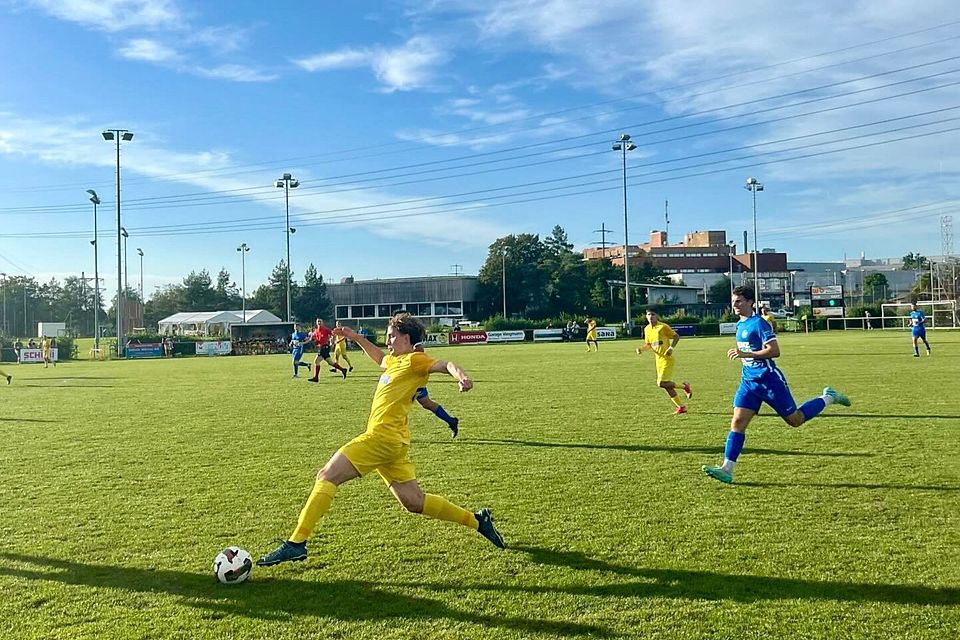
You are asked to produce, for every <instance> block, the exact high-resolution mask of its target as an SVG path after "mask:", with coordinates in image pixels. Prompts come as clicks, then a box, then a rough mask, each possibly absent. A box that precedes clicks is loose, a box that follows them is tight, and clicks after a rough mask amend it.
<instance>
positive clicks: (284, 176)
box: [283, 173, 293, 180]
mask: <svg viewBox="0 0 960 640" xmlns="http://www.w3.org/2000/svg"><path fill="white" fill-rule="evenodd" d="M292 177H293V176H292V175H290V174H289V173H285V174H283V179H284V180H289V179H290V178H292Z"/></svg>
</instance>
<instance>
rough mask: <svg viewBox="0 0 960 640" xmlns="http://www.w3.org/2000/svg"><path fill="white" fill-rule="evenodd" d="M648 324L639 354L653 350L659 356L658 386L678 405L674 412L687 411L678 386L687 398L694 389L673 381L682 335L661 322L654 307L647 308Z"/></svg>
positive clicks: (638, 350) (690, 396)
mask: <svg viewBox="0 0 960 640" xmlns="http://www.w3.org/2000/svg"><path fill="white" fill-rule="evenodd" d="M647 323H648V324H647V326H646V327H644V329H643V346H642V347H640V348H639V349H637V355H640V354H641V353H643V352H644V351H653V353H654V354H655V355H656V358H657V386H658V387H660V388H661V389H663V390H664V391H666V392H667V395H668V396H670V400H672V401H673V404H675V405H676V407H677V409H676V411H674V413H686V412H687V406H686V405H685V404H684V403H683V400H681V399H680V396H679V395H678V394H677V387H678V386H679V387H680V389H681V390H682V391H683V393H684V395H686V396H687V398H692V397H693V391H692V390H691V389H690V385H689V384H688V383H686V382H684V383H683V384H681V385H677V383H676V382H674V381H673V365H674V357H673V352H674V350H675V349H676V348H677V343H678V342H680V336H679V335H678V334H677V332H676V331H674V330H673V327H671V326H670V325H668V324H667V323H665V322H660V316H659V315H657V312H656V311H655V310H653V309H647Z"/></svg>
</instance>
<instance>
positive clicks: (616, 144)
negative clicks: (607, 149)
mask: <svg viewBox="0 0 960 640" xmlns="http://www.w3.org/2000/svg"><path fill="white" fill-rule="evenodd" d="M622 148H623V146H622V145H621V144H620V143H619V142H614V143H613V146H612V147H611V149H613V150H614V151H620V149H622Z"/></svg>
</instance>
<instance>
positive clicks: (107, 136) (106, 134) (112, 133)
mask: <svg viewBox="0 0 960 640" xmlns="http://www.w3.org/2000/svg"><path fill="white" fill-rule="evenodd" d="M100 135H102V136H103V139H104V140H106V141H107V142H109V141H111V140H115V141H116V143H117V305H116V312H117V356H118V357H121V358H122V357H123V292H122V291H121V287H122V286H123V280H121V276H122V275H123V274H122V273H121V268H120V229H121V227H120V141H121V140H122V141H124V142H130V141H131V140H133V133H132V132H131V131H128V130H127V129H107V130H105V131H103V132H102V133H101V134H100Z"/></svg>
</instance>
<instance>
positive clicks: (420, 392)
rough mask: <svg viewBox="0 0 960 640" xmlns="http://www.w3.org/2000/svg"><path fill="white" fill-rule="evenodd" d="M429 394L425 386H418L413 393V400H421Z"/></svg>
mask: <svg viewBox="0 0 960 640" xmlns="http://www.w3.org/2000/svg"><path fill="white" fill-rule="evenodd" d="M429 395H430V394H428V393H427V388H426V387H419V388H418V389H417V392H416V393H415V394H413V399H414V400H423V399H424V398H426V397H428V396H429Z"/></svg>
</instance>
